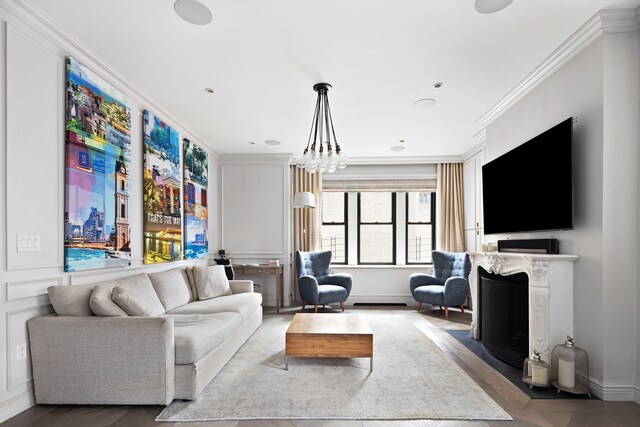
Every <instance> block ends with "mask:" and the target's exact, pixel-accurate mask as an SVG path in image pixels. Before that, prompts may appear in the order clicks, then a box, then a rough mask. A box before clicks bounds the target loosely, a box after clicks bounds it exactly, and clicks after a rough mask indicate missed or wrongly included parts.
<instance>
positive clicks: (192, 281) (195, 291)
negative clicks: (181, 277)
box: [184, 267, 198, 301]
mask: <svg viewBox="0 0 640 427" xmlns="http://www.w3.org/2000/svg"><path fill="white" fill-rule="evenodd" d="M184 271H185V272H186V273H187V279H188V280H189V288H190V289H191V301H194V300H197V299H198V289H196V279H194V278H193V267H185V268H184Z"/></svg>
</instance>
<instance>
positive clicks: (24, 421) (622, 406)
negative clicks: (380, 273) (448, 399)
mask: <svg viewBox="0 0 640 427" xmlns="http://www.w3.org/2000/svg"><path fill="white" fill-rule="evenodd" d="M347 310H348V311H352V312H354V311H357V312H361V313H371V314H376V313H378V314H383V313H384V314H403V315H407V316H408V317H409V318H410V319H411V321H412V322H413V324H414V325H415V326H416V327H417V328H418V329H420V330H421V331H423V332H424V333H425V334H426V335H427V336H429V338H431V339H432V340H433V341H434V342H435V343H436V344H437V345H438V346H439V347H440V348H441V349H442V350H443V351H444V352H445V353H446V354H448V355H449V356H450V357H451V359H452V360H454V361H455V362H456V363H457V364H458V365H459V366H460V367H462V369H464V370H465V372H467V374H469V376H470V377H471V378H472V379H473V380H474V381H476V382H477V383H478V384H479V385H480V386H481V387H482V388H483V389H484V390H485V391H486V392H487V393H488V394H489V395H490V396H491V397H492V398H493V399H494V400H495V401H496V402H497V403H498V404H499V405H500V406H502V407H503V408H504V409H505V410H506V411H507V412H508V413H509V414H510V415H511V416H512V417H513V419H514V420H513V421H434V420H412V421H345V420H336V421H326V420H317V421H312V420H303V421H300V420H294V421H288V420H275V421H274V420H268V421H216V422H192V423H167V422H158V423H156V422H155V421H154V419H155V417H156V416H157V415H158V413H160V411H161V410H162V407H161V406H72V405H36V406H34V407H32V408H30V409H28V410H26V411H24V412H22V413H20V414H18V415H16V416H15V417H13V418H11V419H9V420H7V421H5V422H4V423H1V424H0V427H26V426H34V427H107V426H109V427H151V426H154V427H158V426H161V427H176V426H179V427H433V426H438V427H457V426H462V427H470V426H496V427H500V426H543V427H623V426H624V427H640V405H638V404H636V403H633V402H603V401H600V400H587V399H585V400H581V399H529V397H528V396H527V395H525V394H524V393H523V392H522V391H521V390H519V389H518V388H517V387H515V386H514V385H513V384H511V383H510V382H509V381H508V380H506V379H505V378H504V377H503V376H502V375H500V374H499V373H498V372H497V371H495V370H494V369H493V368H491V367H489V366H488V365H487V364H486V363H485V362H483V361H482V360H481V359H479V358H478V357H477V356H475V355H474V354H473V353H471V352H470V351H469V350H468V349H467V348H466V347H464V346H463V345H462V344H460V343H459V342H458V341H457V340H456V339H455V338H453V337H452V336H451V335H449V334H448V333H447V332H445V331H444V329H453V328H459V329H466V328H468V326H469V324H470V322H471V313H469V312H468V311H467V312H465V314H461V313H460V311H459V310H456V309H451V310H449V319H445V318H444V312H441V311H440V310H437V309H436V310H428V309H427V310H423V311H421V312H420V313H418V312H416V311H415V309H414V308H413V307H406V308H402V307H393V308H391V309H390V308H385V307H366V306H365V307H357V308H356V307H349V308H348V309H347ZM297 311H299V310H298V309H296V308H293V309H285V310H281V311H280V315H285V314H292V313H295V312H297ZM306 311H307V312H308V310H306ZM326 311H333V310H331V309H329V308H327V310H326ZM319 312H320V310H319ZM267 315H269V316H270V315H274V316H275V315H277V314H276V313H275V310H269V309H265V316H267Z"/></svg>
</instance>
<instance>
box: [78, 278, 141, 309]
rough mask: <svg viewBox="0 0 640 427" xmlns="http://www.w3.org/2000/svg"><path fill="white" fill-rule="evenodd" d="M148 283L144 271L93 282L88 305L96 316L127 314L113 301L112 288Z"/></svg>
mask: <svg viewBox="0 0 640 427" xmlns="http://www.w3.org/2000/svg"><path fill="white" fill-rule="evenodd" d="M150 284H151V282H150V281H149V277H148V276H147V275H146V274H145V273H140V274H136V275H133V276H127V277H122V278H120V279H115V280H105V281H103V282H97V283H94V284H92V285H91V286H93V287H94V288H93V292H92V294H91V298H90V299H89V305H90V306H91V310H92V311H93V314H95V315H96V316H127V313H126V312H125V311H124V310H122V308H120V306H118V304H116V303H115V302H114V301H113V298H112V293H113V288H115V287H116V286H120V287H123V288H126V287H135V286H145V285H150Z"/></svg>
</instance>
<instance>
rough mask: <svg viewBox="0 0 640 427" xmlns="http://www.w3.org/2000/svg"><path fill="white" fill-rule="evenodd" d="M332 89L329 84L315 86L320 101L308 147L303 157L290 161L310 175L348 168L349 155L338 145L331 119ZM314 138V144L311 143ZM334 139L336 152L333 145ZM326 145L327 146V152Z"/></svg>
mask: <svg viewBox="0 0 640 427" xmlns="http://www.w3.org/2000/svg"><path fill="white" fill-rule="evenodd" d="M330 87H331V85H330V84H329V83H317V84H315V85H314V86H313V90H315V91H316V92H318V100H317V101H316V110H315V112H314V113H313V120H312V121H311V130H310V131H309V140H308V141H307V147H306V148H305V149H304V153H302V155H301V156H295V155H293V156H291V160H290V163H291V164H292V165H296V166H297V167H299V168H301V169H305V170H306V171H307V172H309V173H316V172H322V173H325V172H326V173H332V172H335V170H336V169H342V168H344V167H345V166H347V161H348V158H347V155H346V154H345V153H344V151H342V150H341V148H340V145H338V141H337V140H336V132H335V131H334V129H333V119H332V118H331V109H330V108H329V99H328V98H327V91H328V90H329V88H330ZM312 136H313V143H312V142H311V137H312ZM332 137H333V143H334V144H335V151H334V149H333V147H332V145H331V138H332ZM325 145H326V146H327V147H326V150H325V147H324V146H325ZM316 150H317V151H316Z"/></svg>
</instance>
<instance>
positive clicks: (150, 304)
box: [111, 282, 165, 316]
mask: <svg viewBox="0 0 640 427" xmlns="http://www.w3.org/2000/svg"><path fill="white" fill-rule="evenodd" d="M111 299H113V302H115V303H116V304H118V306H119V307H120V308H121V309H123V310H124V311H125V312H126V313H127V314H128V315H129V316H159V315H161V314H164V313H165V310H164V306H163V305H162V303H161V302H160V299H159V298H158V295H156V293H155V291H154V290H153V286H151V282H147V283H144V284H139V285H137V286H116V287H115V288H113V292H112V295H111Z"/></svg>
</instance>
